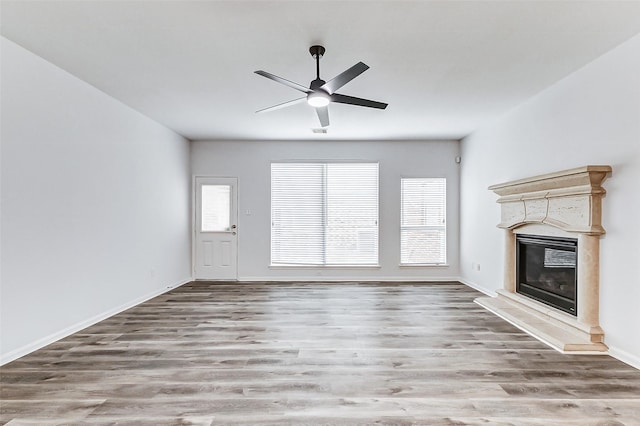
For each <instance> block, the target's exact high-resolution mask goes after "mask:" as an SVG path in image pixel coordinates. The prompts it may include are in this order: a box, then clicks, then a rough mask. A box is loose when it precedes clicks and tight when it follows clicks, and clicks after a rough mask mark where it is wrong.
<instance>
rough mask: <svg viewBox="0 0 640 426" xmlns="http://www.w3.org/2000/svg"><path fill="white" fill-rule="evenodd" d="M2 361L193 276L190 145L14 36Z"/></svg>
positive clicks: (6, 104)
mask: <svg viewBox="0 0 640 426" xmlns="http://www.w3.org/2000/svg"><path fill="white" fill-rule="evenodd" d="M1 48H2V51H1V52H2V92H1V96H2V104H1V107H2V116H1V120H2V133H1V137H2V145H1V147H2V156H1V161H2V162H1V176H2V180H1V182H2V188H1V195H2V204H1V226H2V228H1V230H2V237H1V245H2V252H1V281H2V282H1V287H0V297H1V299H2V300H1V310H2V313H1V316H0V327H1V328H0V334H1V336H2V337H1V342H0V352H1V361H2V362H7V361H9V360H11V359H14V358H16V357H18V356H21V355H23V354H25V353H27V352H29V351H31V350H34V349H37V348H38V347H40V346H42V345H44V344H47V343H49V342H51V341H54V340H56V339H57V338H60V337H63V336H64V335H66V334H70V333H72V332H74V331H76V330H77V329H78V328H80V327H84V326H86V325H88V324H91V323H92V322H95V321H97V320H99V319H102V318H104V317H106V316H108V315H109V314H113V313H115V312H117V311H119V310H121V309H123V308H126V307H129V306H131V305H132V304H135V303H137V302H140V301H142V300H144V299H146V298H148V297H150V296H152V295H155V294H158V293H160V292H162V291H164V290H166V288H167V287H168V286H174V285H177V284H179V283H182V282H184V281H186V280H188V279H189V276H190V256H189V253H190V239H189V235H190V217H189V205H190V204H189V203H190V172H189V143H188V141H186V140H185V139H183V138H182V137H180V136H178V135H176V134H175V133H173V132H172V131H170V130H168V129H166V128H164V127H162V126H160V125H159V124H157V123H155V122H154V121H152V120H150V119H148V118H147V117H145V116H143V115H141V114H139V113H137V112H135V111H134V110H132V109H130V108H129V107H127V106H125V105H123V104H121V103H119V102H118V101H116V100H114V99H113V98H110V97H109V96H107V95H105V94H104V93H102V92H100V91H98V90H97V89H95V88H93V87H92V86H90V85H88V84H87V83H85V82H83V81H81V80H79V79H77V78H75V77H73V76H72V75H70V74H68V73H66V72H65V71H63V70H61V69H59V68H57V67H55V66H53V65H52V64H50V63H48V62H46V61H44V60H43V59H41V58H39V57H37V56H35V55H33V54H32V53H30V52H28V51H26V50H25V49H23V48H21V47H19V46H17V45H16V44H14V43H12V42H10V41H8V40H6V39H4V38H3V39H2V44H1Z"/></svg>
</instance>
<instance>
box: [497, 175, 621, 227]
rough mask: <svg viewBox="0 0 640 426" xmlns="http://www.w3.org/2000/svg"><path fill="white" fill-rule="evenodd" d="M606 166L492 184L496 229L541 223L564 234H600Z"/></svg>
mask: <svg viewBox="0 0 640 426" xmlns="http://www.w3.org/2000/svg"><path fill="white" fill-rule="evenodd" d="M609 173H611V167H610V166H584V167H579V168H576V169H571V170H565V171H562V172H556V173H549V174H546V175H541V176H535V177H532V178H528V179H520V180H515V181H512V182H507V183H501V184H498V185H492V186H490V187H489V189H490V190H492V191H493V192H495V193H496V194H498V195H499V196H500V198H498V203H500V204H501V221H500V223H499V224H498V228H503V229H514V228H517V227H518V226H522V225H524V224H526V223H544V224H548V225H551V226H554V227H556V228H559V229H562V230H565V231H567V232H576V233H583V234H588V235H602V234H604V228H603V227H602V208H601V204H602V202H601V200H602V196H603V195H604V194H605V190H604V189H603V188H602V186H601V184H602V181H603V180H604V179H605V178H606V177H607V175H608V174H609Z"/></svg>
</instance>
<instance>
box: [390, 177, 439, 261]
mask: <svg viewBox="0 0 640 426" xmlns="http://www.w3.org/2000/svg"><path fill="white" fill-rule="evenodd" d="M420 180H438V181H442V182H443V184H444V185H443V186H444V191H443V197H444V200H443V203H442V208H443V214H442V216H443V220H444V222H443V224H442V225H404V224H403V223H404V219H405V217H404V210H403V209H404V205H405V199H404V197H405V191H404V182H405V181H420ZM447 202H448V197H447V178H446V177H433V176H431V177H401V178H400V227H399V233H398V237H399V240H400V241H399V245H400V246H399V248H400V250H399V252H398V254H399V257H400V263H399V266H400V267H409V268H410V267H443V266H444V267H446V266H449V264H448V263H447V261H448V256H447V245H448V244H447V239H448V232H447ZM411 230H424V231H432V230H437V231H443V233H444V236H443V239H444V246H443V248H442V253H441V254H442V262H435V261H434V262H429V261H423V262H406V261H403V257H402V253H403V244H402V243H403V238H402V235H403V231H411Z"/></svg>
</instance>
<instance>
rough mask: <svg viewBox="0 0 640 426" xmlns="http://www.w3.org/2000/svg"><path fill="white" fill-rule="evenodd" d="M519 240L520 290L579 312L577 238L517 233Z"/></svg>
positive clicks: (556, 305)
mask: <svg viewBox="0 0 640 426" xmlns="http://www.w3.org/2000/svg"><path fill="white" fill-rule="evenodd" d="M516 242H517V254H516V259H517V263H516V274H517V278H518V281H517V285H516V291H517V292H518V293H520V294H523V295H525V296H527V297H530V298H532V299H535V300H537V301H539V302H542V303H545V304H547V305H550V306H553V307H554V308H557V309H560V310H562V311H565V312H568V313H570V314H572V315H576V304H577V300H576V283H577V280H576V277H577V262H576V249H577V246H578V242H577V240H576V239H573V238H555V237H542V236H534V235H517V236H516Z"/></svg>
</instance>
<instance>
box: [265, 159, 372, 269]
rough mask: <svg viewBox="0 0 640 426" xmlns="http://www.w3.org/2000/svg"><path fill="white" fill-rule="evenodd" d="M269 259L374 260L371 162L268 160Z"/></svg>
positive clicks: (293, 262)
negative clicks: (269, 169)
mask: <svg viewBox="0 0 640 426" xmlns="http://www.w3.org/2000/svg"><path fill="white" fill-rule="evenodd" d="M271 263H272V264H274V265H377V264H378V164H377V163H272V164H271Z"/></svg>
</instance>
